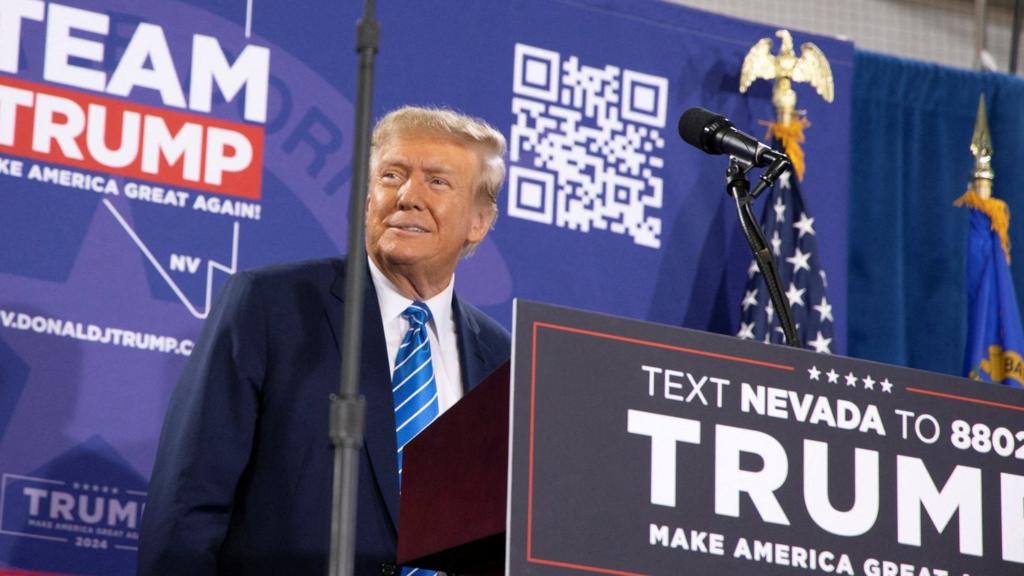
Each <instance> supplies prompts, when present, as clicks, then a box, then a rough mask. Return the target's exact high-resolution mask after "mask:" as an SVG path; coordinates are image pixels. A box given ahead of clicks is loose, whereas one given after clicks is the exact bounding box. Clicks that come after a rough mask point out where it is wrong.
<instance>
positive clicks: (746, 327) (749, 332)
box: [736, 322, 754, 340]
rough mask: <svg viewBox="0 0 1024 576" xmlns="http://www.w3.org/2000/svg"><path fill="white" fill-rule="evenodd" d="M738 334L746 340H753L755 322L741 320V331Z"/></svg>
mask: <svg viewBox="0 0 1024 576" xmlns="http://www.w3.org/2000/svg"><path fill="white" fill-rule="evenodd" d="M736 336H737V337H739V338H742V339H744V340H753V339H754V323H753V322H750V323H747V322H740V331H739V332H738V333H737V334H736Z"/></svg>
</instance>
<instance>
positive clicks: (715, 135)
mask: <svg viewBox="0 0 1024 576" xmlns="http://www.w3.org/2000/svg"><path fill="white" fill-rule="evenodd" d="M679 136H680V137H681V138H682V139H683V140H685V141H686V143H688V144H690V145H691V146H694V147H696V148H700V149H701V150H703V151H705V152H707V153H708V154H728V155H730V156H734V157H736V158H737V159H738V160H740V161H741V162H745V163H748V164H750V165H753V166H758V167H763V166H768V165H770V164H772V163H773V162H779V161H780V160H785V161H786V162H787V163H788V162H789V157H788V156H786V155H785V154H783V153H782V152H779V151H777V150H773V149H771V148H769V147H768V146H765V145H764V144H762V143H760V142H758V141H757V139H756V138H754V137H753V136H751V135H749V134H746V133H744V132H741V131H739V130H737V129H736V127H735V126H733V124H732V122H729V119H728V118H726V117H725V116H722V115H721V114H715V113H714V112H711V111H708V110H705V109H703V108H699V107H694V108H690V109H689V110H687V111H686V112H683V115H682V116H680V117H679Z"/></svg>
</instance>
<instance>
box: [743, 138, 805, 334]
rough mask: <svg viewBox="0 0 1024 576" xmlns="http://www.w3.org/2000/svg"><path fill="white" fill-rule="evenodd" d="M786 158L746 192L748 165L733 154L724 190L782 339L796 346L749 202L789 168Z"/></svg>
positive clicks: (790, 319) (783, 298) (789, 314)
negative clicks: (761, 278) (733, 203)
mask: <svg viewBox="0 0 1024 576" xmlns="http://www.w3.org/2000/svg"><path fill="white" fill-rule="evenodd" d="M789 165H790V164H789V160H788V159H787V158H780V159H778V160H776V161H774V162H772V163H771V165H769V166H768V168H766V169H765V171H764V173H763V174H761V176H760V182H758V183H757V186H756V187H755V188H754V191H753V192H750V182H749V181H747V172H748V171H749V170H750V168H751V164H750V163H747V162H743V161H741V160H739V159H738V158H736V157H735V156H730V157H729V167H728V168H727V169H726V172H725V181H726V184H725V190H726V192H728V193H729V195H730V196H732V197H733V198H735V199H736V211H737V212H738V213H739V217H740V226H741V227H742V228H743V235H744V236H746V237H747V243H748V244H750V251H751V252H753V253H754V261H755V262H757V268H758V269H759V270H760V271H761V274H762V275H763V276H764V280H765V284H767V285H768V295H769V296H770V297H771V301H772V305H773V306H775V310H776V312H778V314H779V324H781V325H782V333H783V334H784V335H785V338H786V345H787V346H792V347H794V348H799V347H800V337H799V336H798V335H797V333H796V325H794V324H793V314H792V312H790V309H789V299H787V298H786V293H785V292H783V291H782V282H781V281H780V280H779V272H778V269H777V268H776V267H775V259H774V258H772V253H771V250H769V249H768V242H767V241H766V240H765V238H764V233H763V232H762V231H761V227H760V226H758V224H757V219H756V218H754V210H753V204H754V199H755V198H757V196H758V195H759V194H761V192H763V191H764V190H765V189H766V188H768V186H770V185H772V184H773V183H774V182H775V180H776V179H777V178H778V177H779V176H781V175H782V173H783V172H785V171H786V170H787V169H789Z"/></svg>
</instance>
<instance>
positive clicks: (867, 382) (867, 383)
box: [861, 374, 875, 390]
mask: <svg viewBox="0 0 1024 576" xmlns="http://www.w3.org/2000/svg"><path fill="white" fill-rule="evenodd" d="M861 382H863V383H864V389H865V390H874V389H875V379H874V378H872V377H871V374H868V375H867V376H865V377H864V378H862V379H861Z"/></svg>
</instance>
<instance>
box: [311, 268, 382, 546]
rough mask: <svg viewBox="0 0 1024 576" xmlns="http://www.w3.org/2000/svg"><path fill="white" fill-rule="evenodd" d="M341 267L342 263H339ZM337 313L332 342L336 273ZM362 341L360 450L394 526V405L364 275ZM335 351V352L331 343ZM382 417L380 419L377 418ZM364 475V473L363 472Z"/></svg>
mask: <svg viewBox="0 0 1024 576" xmlns="http://www.w3.org/2000/svg"><path fill="white" fill-rule="evenodd" d="M342 266H344V262H343V263H342ZM331 294H333V295H334V297H335V298H337V300H338V301H337V302H336V303H335V304H336V305H337V306H338V310H337V311H334V312H332V313H329V314H328V316H329V317H330V318H331V320H332V321H331V327H332V329H333V331H334V336H335V340H337V339H338V335H339V334H341V326H342V316H343V310H344V301H345V272H344V268H342V270H340V271H339V273H338V275H337V276H336V278H335V280H334V284H333V285H332V286H331ZM363 298H364V301H363V341H362V353H361V364H360V367H359V380H360V386H359V391H360V392H361V393H362V395H363V397H364V398H365V400H366V418H365V420H364V421H365V422H366V430H365V432H364V434H363V444H364V450H366V453H367V456H369V459H370V468H371V469H370V470H369V471H367V472H368V473H371V474H373V477H374V479H375V481H376V484H377V487H378V488H379V490H380V493H381V495H382V496H383V499H384V503H385V505H386V506H387V510H388V513H389V514H390V515H391V521H392V523H393V524H394V526H395V527H396V528H397V526H398V458H397V456H396V453H397V452H398V447H397V446H396V444H395V418H394V403H393V401H392V398H391V375H390V374H389V373H388V372H389V370H388V351H387V343H386V341H385V339H384V328H383V327H382V326H381V323H380V306H379V304H378V303H377V293H376V291H375V290H374V287H373V282H372V281H371V280H370V275H369V273H367V275H366V290H365V292H364V293H363ZM335 344H336V346H335V352H336V353H337V351H338V350H339V348H338V346H337V344H338V343H337V342H335ZM382 414H383V415H385V416H383V417H381V415H382ZM364 473H365V472H364Z"/></svg>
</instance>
